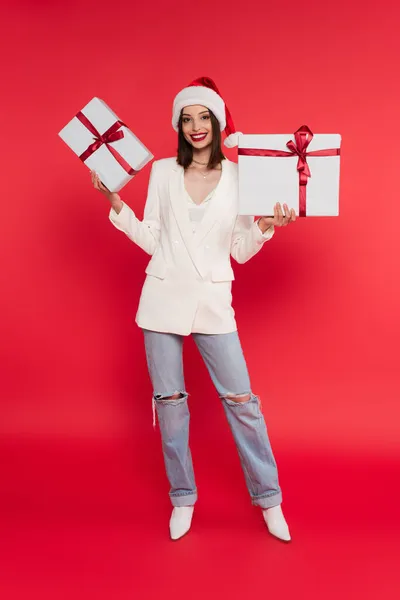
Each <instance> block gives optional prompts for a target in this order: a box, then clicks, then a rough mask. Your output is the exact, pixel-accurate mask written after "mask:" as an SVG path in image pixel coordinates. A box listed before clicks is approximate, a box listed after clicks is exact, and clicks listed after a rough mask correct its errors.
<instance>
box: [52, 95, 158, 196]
mask: <svg viewBox="0 0 400 600" xmlns="http://www.w3.org/2000/svg"><path fill="white" fill-rule="evenodd" d="M82 114H83V117H82V116H81V115H82ZM80 118H81V119H82V120H83V121H84V122H85V123H86V125H85V124H84V123H82V122H81V120H80ZM85 118H86V119H87V120H88V121H89V124H87V121H86V120H85ZM118 121H119V118H118V117H117V115H116V114H115V113H114V112H113V111H112V110H111V108H109V107H108V106H107V104H106V103H105V102H103V100H100V98H93V99H92V100H91V101H90V102H89V103H88V104H87V105H86V106H85V107H84V108H82V110H81V111H80V113H78V115H76V116H75V117H74V118H73V119H72V121H70V122H69V123H68V125H66V126H65V127H64V128H63V129H62V130H61V131H60V132H59V134H58V135H59V136H60V137H61V139H62V140H64V142H65V143H66V144H67V145H68V146H69V147H70V148H71V149H72V150H73V151H74V152H75V154H77V155H78V156H79V157H81V156H82V155H84V153H85V151H86V150H87V149H88V148H89V146H90V145H91V144H93V143H94V142H95V141H96V138H97V135H96V134H95V133H94V131H93V130H92V131H90V129H88V127H90V125H91V126H92V127H94V129H95V130H96V131H97V132H98V133H99V134H100V135H101V136H104V134H105V133H106V132H108V130H109V129H110V128H111V127H113V126H114V127H113V130H115V131H117V132H122V135H123V137H121V139H117V140H116V141H112V137H113V136H112V134H111V137H110V139H111V141H110V142H109V143H108V144H106V143H101V141H100V142H98V143H97V144H96V146H98V148H97V149H95V150H94V152H93V153H92V154H90V156H88V157H87V158H85V157H84V156H83V158H85V160H84V161H83V162H84V164H85V165H86V166H87V167H88V168H89V169H90V170H92V171H96V173H97V174H98V175H99V178H100V181H102V182H103V183H104V185H105V186H106V187H107V188H108V189H109V190H110V191H111V192H118V191H119V190H120V189H122V188H123V187H124V185H126V184H127V183H128V181H130V180H131V179H132V178H133V177H134V176H135V174H136V172H137V171H140V169H142V168H143V167H144V166H145V165H146V164H147V163H148V162H150V161H151V160H152V158H153V155H152V154H151V152H150V151H149V150H148V149H147V148H146V146H144V145H143V144H142V142H141V141H140V140H139V139H138V138H137V137H136V136H135V135H134V134H133V133H132V131H130V129H128V127H126V125H120V124H119V123H118ZM118 135H121V133H120V134H117V135H114V137H118ZM105 141H107V136H106V138H105ZM110 149H111V151H110ZM113 152H114V154H113ZM88 153H89V152H88ZM88 153H87V154H88ZM81 160H82V159H81ZM118 161H120V162H118ZM120 163H122V164H120ZM128 171H130V173H129V172H128Z"/></svg>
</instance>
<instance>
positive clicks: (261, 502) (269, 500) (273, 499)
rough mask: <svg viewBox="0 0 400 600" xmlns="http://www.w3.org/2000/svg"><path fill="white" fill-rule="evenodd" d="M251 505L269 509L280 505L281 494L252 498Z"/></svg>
mask: <svg viewBox="0 0 400 600" xmlns="http://www.w3.org/2000/svg"><path fill="white" fill-rule="evenodd" d="M251 503H252V504H254V505H255V506H260V507H261V508H271V507H272V506H278V504H281V503H282V492H275V493H273V494H270V495H268V496H252V498H251Z"/></svg>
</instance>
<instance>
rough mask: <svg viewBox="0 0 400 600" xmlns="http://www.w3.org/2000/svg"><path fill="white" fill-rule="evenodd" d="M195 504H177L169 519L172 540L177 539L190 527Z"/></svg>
mask: <svg viewBox="0 0 400 600" xmlns="http://www.w3.org/2000/svg"><path fill="white" fill-rule="evenodd" d="M193 510H194V506H175V507H174V509H173V511H172V515H171V519H170V521H169V531H170V534H171V539H172V540H177V539H179V538H180V537H182V536H183V535H185V533H187V532H188V531H189V529H190V525H191V523H192V516H193Z"/></svg>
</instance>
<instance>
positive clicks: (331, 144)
mask: <svg viewBox="0 0 400 600" xmlns="http://www.w3.org/2000/svg"><path fill="white" fill-rule="evenodd" d="M340 144H341V136H340V135H339V134H313V133H312V131H311V130H310V129H309V127H307V125H303V126H302V127H300V128H299V129H298V130H297V131H295V133H294V134H284V135H283V134H275V135H272V134H271V135H269V134H268V135H247V134H245V135H241V136H240V138H239V148H238V168H239V214H241V215H254V216H272V215H273V214H274V205H275V204H276V203H277V202H280V203H281V205H283V203H286V204H287V205H288V207H289V208H294V209H295V211H296V215H298V216H300V217H306V216H307V217H310V216H315V217H317V216H327V217H335V216H338V215H339V172H340Z"/></svg>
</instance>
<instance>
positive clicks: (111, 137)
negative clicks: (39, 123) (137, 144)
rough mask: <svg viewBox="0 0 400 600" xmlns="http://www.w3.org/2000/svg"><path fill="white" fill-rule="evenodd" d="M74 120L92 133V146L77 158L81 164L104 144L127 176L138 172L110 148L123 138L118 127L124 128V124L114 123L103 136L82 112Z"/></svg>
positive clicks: (120, 122) (122, 133)
mask: <svg viewBox="0 0 400 600" xmlns="http://www.w3.org/2000/svg"><path fill="white" fill-rule="evenodd" d="M76 118H77V119H79V121H80V122H81V123H82V124H83V125H84V126H85V127H86V129H89V131H90V133H92V134H93V136H94V142H93V144H90V146H88V147H87V148H86V150H85V152H83V153H82V154H81V155H80V156H79V158H80V159H81V161H82V162H85V160H86V159H87V158H89V156H91V155H92V154H93V152H96V150H98V149H99V148H100V146H102V145H103V144H105V145H106V146H107V148H108V150H109V151H110V152H111V154H112V155H113V157H114V158H115V160H116V161H117V162H118V163H119V164H120V165H121V167H122V168H123V169H124V170H125V171H126V172H127V173H128V175H135V174H136V173H137V172H138V171H135V170H134V169H132V167H131V166H130V165H129V164H128V163H127V162H126V160H125V159H124V158H122V156H121V155H120V154H119V152H117V151H116V150H115V148H113V147H112V146H110V144H112V142H116V141H117V140H121V139H122V138H123V137H124V132H123V131H122V130H121V129H120V127H121V126H122V125H123V126H124V127H126V125H125V123H123V122H122V121H115V123H114V124H113V125H111V127H109V128H108V129H107V131H105V132H104V133H103V134H100V133H99V132H98V131H97V129H96V128H95V127H94V125H93V124H92V123H91V122H90V121H89V119H88V118H87V117H85V115H84V114H83V113H82V112H78V114H77V115H76Z"/></svg>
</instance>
